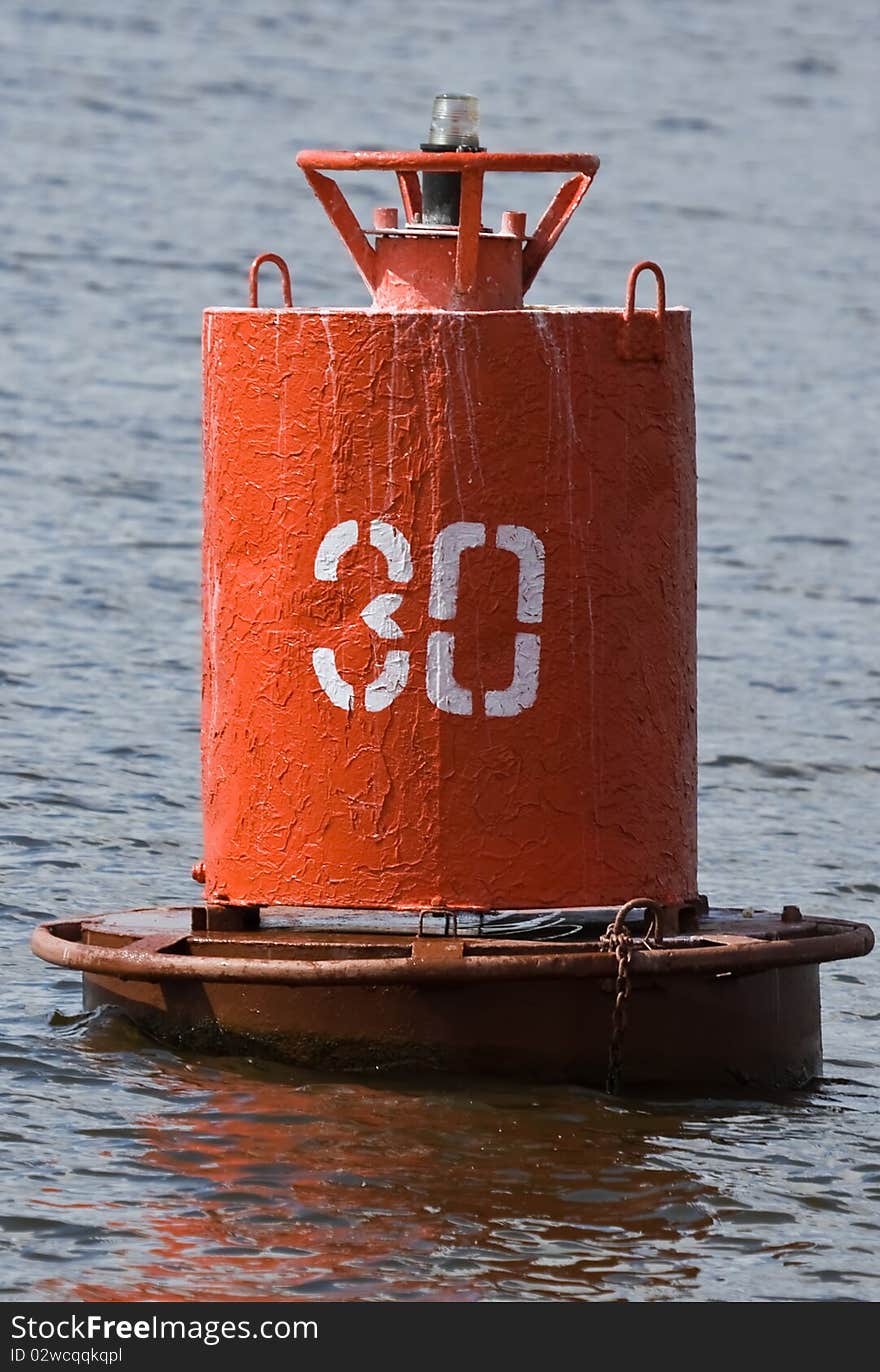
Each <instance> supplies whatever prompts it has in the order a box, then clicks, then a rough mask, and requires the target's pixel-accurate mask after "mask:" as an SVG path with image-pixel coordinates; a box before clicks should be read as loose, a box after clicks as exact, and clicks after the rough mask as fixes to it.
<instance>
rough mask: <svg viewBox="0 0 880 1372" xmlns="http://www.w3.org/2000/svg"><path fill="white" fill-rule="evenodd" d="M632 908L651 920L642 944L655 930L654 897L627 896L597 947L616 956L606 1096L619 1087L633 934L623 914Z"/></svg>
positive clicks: (657, 916)
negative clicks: (648, 898)
mask: <svg viewBox="0 0 880 1372" xmlns="http://www.w3.org/2000/svg"><path fill="white" fill-rule="evenodd" d="M632 910H645V911H646V912H647V913H649V914H650V915H652V917H653V923H652V926H651V931H650V933H649V934H648V938H647V939H645V940H640V942H643V943H645V946H650V941H651V940H652V939H653V938H654V937H655V936H656V935H657V934H658V933H659V930H660V915H661V907H660V906H659V905H658V904H657V902H656V901H654V900H647V899H644V898H639V899H637V900H628V901H627V902H626V904H625V905H621V907H620V909H619V910H618V912H617V914H616V915H615V916H614V919H613V920H612V921H611V923H610V924H609V925H608V928H607V929H606V930H605V933H604V934H603V935H602V937H601V938H600V939H599V947H600V948H605V949H607V950H608V952H610V953H614V955H615V957H616V958H617V980H616V982H615V986H614V993H615V994H614V1009H613V1010H612V1012H611V1038H610V1039H609V1042H608V1075H607V1077H606V1079H605V1090H606V1091H607V1093H608V1095H609V1096H616V1095H617V1094H618V1092H619V1091H620V1083H621V1079H622V1072H623V1038H624V1034H625V1033H626V1026H627V1018H628V1017H627V1008H626V1003H627V1001H628V1000H629V998H630V995H631V993H632V985H631V983H630V973H629V964H630V958H631V957H632V951H633V946H634V942H633V936H632V934H631V933H630V931H629V930H628V929H627V927H626V917H627V915H628V914H629V913H630V912H631V911H632Z"/></svg>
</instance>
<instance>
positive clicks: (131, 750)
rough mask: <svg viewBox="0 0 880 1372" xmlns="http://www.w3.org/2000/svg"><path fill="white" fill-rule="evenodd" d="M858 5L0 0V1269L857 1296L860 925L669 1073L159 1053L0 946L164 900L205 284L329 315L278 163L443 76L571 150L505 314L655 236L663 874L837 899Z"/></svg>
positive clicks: (527, 1291)
mask: <svg viewBox="0 0 880 1372" xmlns="http://www.w3.org/2000/svg"><path fill="white" fill-rule="evenodd" d="M878 29H880V19H878V12H877V9H876V6H875V5H874V4H872V3H868V0H864V2H863V3H860V0H840V2H839V3H837V4H835V5H833V6H829V5H827V4H826V3H823V0H774V3H773V4H771V5H768V4H766V3H758V0H732V2H731V3H725V2H723V0H670V3H669V4H662V5H657V4H653V3H650V0H607V3H600V2H599V0H591V3H590V4H585V3H582V0H546V3H544V4H542V5H535V4H534V3H533V0H528V2H526V0H482V3H480V4H469V3H465V0H431V2H430V3H424V2H423V0H411V3H409V4H407V5H405V6H401V5H400V4H399V3H397V0H365V3H362V4H359V3H343V0H322V3H320V4H318V3H316V0H305V2H304V3H301V4H297V3H292V2H291V3H287V2H285V3H282V2H281V0H211V3H208V2H207V0H189V2H185V0H167V2H165V0H163V3H161V4H155V3H146V0H41V3H17V2H16V0H9V3H7V4H5V5H4V6H3V7H2V9H0V41H2V49H3V60H2V66H0V73H2V74H0V115H2V126H3V134H4V138H3V145H4V155H3V159H2V163H0V182H2V196H0V244H2V247H0V272H2V284H3V309H2V313H0V339H2V344H0V358H2V366H0V428H2V434H0V519H2V528H3V536H2V548H0V651H2V656H0V727H2V735H0V768H2V786H0V853H2V863H3V871H4V885H3V893H2V902H3V903H2V906H0V912H2V921H0V939H2V957H3V963H4V967H5V975H4V977H3V983H2V989H0V1023H2V1030H0V1063H2V1067H3V1087H2V1101H3V1110H2V1118H0V1166H2V1173H0V1187H2V1196H0V1235H2V1244H3V1248H2V1259H0V1289H2V1291H3V1293H4V1294H5V1297H6V1298H7V1299H12V1298H16V1297H21V1296H30V1297H31V1298H37V1297H49V1298H53V1299H69V1298H71V1297H74V1296H76V1297H87V1296H98V1295H101V1296H107V1295H109V1296H114V1297H118V1298H125V1297H129V1296H132V1297H135V1298H149V1297H156V1298H162V1299H169V1298H175V1297H177V1298H185V1297H188V1296H191V1295H193V1294H199V1295H202V1296H205V1295H214V1296H228V1297H231V1298H270V1299H271V1298H276V1299H278V1298H284V1297H287V1296H302V1297H306V1296H308V1297H328V1298H329V1297H336V1298H345V1299H348V1298H351V1299H364V1298H366V1299H383V1300H388V1299H392V1300H394V1299H422V1300H449V1299H468V1300H485V1299H488V1300H491V1299H517V1300H520V1299H546V1298H554V1297H556V1298H565V1299H571V1298H574V1299H620V1298H624V1299H630V1300H656V1299H672V1298H675V1299H688V1300H695V1299H699V1300H705V1299H722V1300H730V1299H745V1300H763V1299H783V1300H791V1299H795V1300H803V1299H806V1300H816V1299H826V1298H842V1299H857V1300H868V1299H877V1298H878V1296H880V1280H878V1279H880V1257H878V1247H880V1246H878V1239H880V1204H878V1202H880V1151H878V1142H880V1129H878V1107H880V1087H878V1063H880V1049H878V1028H880V958H878V957H877V956H874V957H871V958H868V959H866V960H864V961H860V962H850V963H845V964H838V965H836V966H833V967H830V968H828V969H826V970H825V971H824V972H823V974H822V982H823V995H824V1023H825V1045H826V1059H825V1073H826V1075H825V1078H824V1080H823V1081H822V1082H821V1084H820V1085H819V1086H818V1088H817V1089H816V1090H815V1091H813V1092H809V1093H804V1094H802V1095H799V1096H797V1097H796V1098H794V1099H786V1100H782V1101H738V1102H721V1101H711V1100H709V1101H697V1102H682V1103H676V1104H670V1103H668V1102H667V1103H656V1102H652V1101H650V1100H634V1101H627V1102H625V1103H621V1102H614V1101H609V1100H607V1099H605V1098H604V1097H602V1096H601V1095H598V1094H596V1093H592V1092H589V1091H585V1090H576V1089H570V1088H561V1087H560V1088H550V1087H541V1088H537V1089H536V1088H532V1087H529V1086H521V1087H519V1086H509V1085H498V1084H474V1083H461V1082H459V1083H455V1082H449V1083H442V1082H435V1081H430V1082H414V1083H412V1082H411V1083H405V1084H400V1083H397V1084H391V1083H388V1082H386V1081H383V1080H381V1079H377V1080H370V1081H364V1080H362V1079H361V1078H338V1077H335V1078H329V1077H327V1078H325V1077H321V1076H314V1075H307V1074H304V1073H297V1072H292V1071H289V1070H286V1069H282V1068H279V1067H275V1066H267V1065H261V1064H259V1063H254V1062H250V1061H246V1060H236V1061H224V1060H222V1059H216V1058H215V1059H209V1058H204V1057H199V1056H194V1055H178V1054H173V1053H171V1052H168V1051H165V1050H162V1049H159V1048H157V1047H156V1046H154V1045H152V1044H150V1043H148V1042H146V1041H144V1040H143V1039H141V1038H140V1037H139V1036H138V1035H137V1034H136V1032H135V1031H134V1030H133V1029H131V1028H130V1027H128V1026H126V1024H125V1023H124V1022H120V1021H118V1020H113V1019H112V1018H106V1017H100V1016H99V1017H97V1018H91V1019H89V1018H83V1017H81V1016H80V1015H79V1014H78V1010H79V983H78V978H77V977H76V976H73V975H70V974H66V973H64V972H61V971H59V970H57V969H54V968H50V967H47V966H46V965H44V964H42V963H38V962H37V961H36V960H35V959H33V958H32V957H31V955H30V953H29V952H28V949H27V944H28V937H29V933H30V930H31V928H32V926H33V924H34V923H35V922H36V921H37V920H38V919H40V918H44V917H47V916H55V917H57V916H62V915H65V914H67V913H74V912H79V911H89V910H99V909H114V908H125V907H129V906H135V905H150V904H158V903H161V902H164V901H166V900H171V901H187V900H188V899H191V893H192V889H193V888H192V885H191V882H190V880H189V869H190V865H191V863H192V861H193V859H194V858H196V857H198V855H199V853H200V816H199V795H198V695H199V681H198V672H199V611H198V597H199V538H200V508H199V500H200V434H199V412H200V366H199V329H200V312H201V310H202V308H203V306H205V305H206V304H241V303H244V301H245V298H246V297H245V291H246V281H245V276H246V269H247V264H248V262H249V261H250V259H251V258H252V257H253V256H254V254H255V253H256V252H259V251H262V250H267V249H274V250H276V251H279V252H282V253H283V254H284V255H285V256H287V257H288V259H289V260H290V262H291V264H292V268H293V272H294V280H295V292H296V298H297V302H298V303H300V304H344V303H352V304H361V303H365V297H364V295H363V292H362V288H361V287H360V285H359V283H358V281H357V280H356V278H355V276H354V273H353V271H352V269H351V267H350V265H349V263H348V261H347V259H346V256H345V254H344V251H343V250H342V248H341V246H340V245H339V243H338V241H337V240H336V239H335V237H334V235H333V233H332V232H331V231H330V229H329V227H328V226H327V224H326V223H325V222H324V220H323V218H322V215H321V211H320V209H319V207H318V206H317V204H316V202H315V201H314V200H313V198H312V196H311V194H310V193H309V192H308V190H307V188H306V186H305V184H304V182H303V181H302V178H301V176H300V175H299V173H298V172H297V171H296V168H295V166H294V163H293V158H294V153H295V151H296V150H297V148H299V147H303V146H321V145H327V146H343V147H344V146H363V145H369V144H373V145H384V146H392V147H393V146H413V145H414V144H415V143H417V142H418V141H419V140H420V139H421V138H423V137H424V136H425V131H426V119H427V113H428V110H429V108H430V100H431V96H432V95H433V93H434V91H435V90H442V89H448V88H450V87H451V88H453V89H454V88H460V89H465V90H472V91H474V92H475V93H476V94H479V95H480V96H481V98H482V106H483V135H484V141H485V142H486V143H488V144H489V145H490V146H491V147H493V148H503V149H519V148H528V149H571V148H578V149H584V150H589V151H592V152H596V153H598V154H599V155H600V156H601V158H602V170H601V172H600V175H599V178H598V179H597V182H596V185H595V186H594V188H593V190H592V192H591V195H590V197H589V199H588V201H587V202H586V203H585V205H584V207H583V208H582V210H581V211H580V214H579V217H578V218H577V220H576V222H574V223H573V224H572V226H571V228H570V229H569V230H568V232H567V234H566V236H565V238H564V239H563V240H562V242H561V243H560V244H559V246H558V247H557V249H556V251H555V253H554V255H553V257H552V258H551V260H550V262H549V263H548V265H547V267H546V269H545V271H544V274H543V277H542V282H541V285H540V288H539V289H538V291H537V294H538V295H539V297H540V299H541V300H546V301H548V302H552V303H570V304H580V305H590V304H600V305H615V306H616V305H619V303H620V302H621V300H622V294H623V288H624V283H625V279H626V274H627V272H628V269H629V267H630V266H631V264H632V263H633V262H634V261H636V260H638V259H639V258H642V257H652V258H656V259H658V260H659V261H660V262H661V263H662V264H663V266H664V267H665V269H666V272H667V277H668V283H669V292H670V301H671V303H674V304H679V303H683V304H689V305H690V306H692V308H693V310H694V341H695V351H696V372H697V402H698V418H699V468H700V519H701V525H700V529H701V533H700V577H701V583H700V585H701V589H700V653H701V656H700V693H701V694H700V739H701V748H700V755H701V773H700V780H701V854H702V860H701V886H702V889H704V890H706V891H708V892H709V893H710V894H711V895H712V896H713V898H714V899H715V900H716V901H718V902H729V903H732V904H747V905H748V904H758V903H763V902H773V903H774V904H778V903H779V902H781V901H791V900H795V901H798V902H800V903H802V904H803V905H804V906H805V907H806V908H808V909H809V910H811V911H813V912H815V913H818V914H838V913H839V914H844V915H852V916H855V917H857V918H860V919H863V920H867V921H874V922H876V920H877V912H878V908H880V905H878V896H880V875H878V861H877V851H878V830H880V825H878V814H880V804H878V783H880V749H878V720H880V650H878V642H880V614H878V594H880V593H878V579H880V575H878V574H880V554H878V537H877V530H878V527H880V495H878V493H880V455H878V442H877V435H878V432H880V415H878V389H877V384H876V369H877V314H878V296H877V273H876V245H877V222H878V217H877V216H878V186H880V178H878V175H877V159H876V148H877V136H878V127H877V125H878V100H877V94H876V91H877V86H876V70H877V63H878ZM363 180H364V184H363V185H362V186H361V187H360V188H359V190H360V192H361V195H360V199H359V201H358V203H359V205H363V206H364V207H366V206H369V205H370V204H372V203H377V204H379V203H388V198H389V197H388V188H387V186H386V184H385V183H384V182H383V181H382V180H381V179H380V180H377V179H375V178H372V179H371V178H367V177H365V178H364V179H363ZM545 191H546V187H545V185H544V184H543V183H542V185H541V188H540V190H536V188H535V187H534V186H532V185H530V184H528V182H527V181H525V180H523V179H520V178H514V179H513V180H512V181H510V180H507V181H505V183H504V186H503V187H501V188H499V187H498V186H496V187H494V188H490V193H489V196H488V203H489V209H490V211H491V213H492V214H493V216H495V215H497V213H498V212H499V211H500V210H501V209H504V208H508V207H514V208H524V209H528V210H530V211H534V210H535V209H536V208H537V207H538V202H539V200H540V198H541V195H542V194H543V193H545ZM273 289H274V287H272V286H271V285H270V286H269V287H268V291H269V292H271V290H273ZM269 298H271V296H270V297H269Z"/></svg>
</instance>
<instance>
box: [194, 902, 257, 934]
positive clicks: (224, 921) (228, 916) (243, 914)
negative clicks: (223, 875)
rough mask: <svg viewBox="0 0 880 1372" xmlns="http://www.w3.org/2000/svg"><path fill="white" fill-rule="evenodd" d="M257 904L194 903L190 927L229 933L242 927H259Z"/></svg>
mask: <svg viewBox="0 0 880 1372" xmlns="http://www.w3.org/2000/svg"><path fill="white" fill-rule="evenodd" d="M259 927H260V907H259V905H194V906H193V907H192V928H193V930H194V931H199V932H201V931H202V930H209V931H219V932H224V933H231V932H236V931H239V932H240V931H241V930H244V929H259Z"/></svg>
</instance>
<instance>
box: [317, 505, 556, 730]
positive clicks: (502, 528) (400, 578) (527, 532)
mask: <svg viewBox="0 0 880 1372" xmlns="http://www.w3.org/2000/svg"><path fill="white" fill-rule="evenodd" d="M359 534H360V530H359V528H358V523H357V520H355V519H347V520H344V521H343V523H341V524H336V525H334V527H333V528H332V529H330V530H329V531H328V532H327V533H326V534H325V535H324V537H323V538H322V540H321V545H320V547H319V548H318V551H317V554H316V556H315V578H316V580H318V581H337V580H338V578H339V563H340V561H341V559H342V558H343V556H344V555H345V553H347V552H349V551H350V550H351V549H352V548H354V547H355V545H356V544H357V542H358V538H359ZM369 541H370V543H371V544H372V546H373V547H374V548H376V549H378V551H379V552H380V553H382V554H383V556H384V558H385V562H386V564H387V567H388V579H389V581H391V582H394V583H395V584H397V585H405V584H406V583H407V582H408V581H410V580H411V579H412V573H413V567H412V551H411V549H410V545H409V541H408V540H407V538H406V537H405V536H404V535H403V534H402V533H401V532H400V530H399V529H397V528H395V527H394V525H393V524H387V523H386V522H385V521H384V520H381V519H374V520H372V522H371V523H370V526H369ZM487 541H488V534H487V530H486V525H485V524H467V523H457V524H447V525H446V527H445V528H444V529H441V530H440V532H439V533H438V535H437V537H436V538H435V539H434V547H433V552H432V558H431V590H430V595H429V599H428V613H429V614H430V616H431V618H432V619H435V620H438V621H439V622H441V623H443V622H448V621H451V620H454V619H455V616H456V613H457V610H458V583H459V570H460V563H461V556H462V553H464V552H465V551H466V550H467V549H468V548H484V547H486V544H487ZM494 545H495V547H496V548H498V549H500V550H501V551H502V552H508V553H513V554H514V555H515V556H516V557H517V559H518V560H519V584H518V590H517V620H518V621H519V623H520V624H521V625H537V624H540V623H541V617H542V615H543V606H544V545H543V543H542V542H541V540H540V539H539V538H538V536H537V534H535V533H533V532H532V530H531V529H527V528H525V526H524V525H522V524H499V525H498V527H497V528H496V530H495V537H494ZM402 603H403V596H402V595H401V594H398V593H386V594H384V595H378V596H375V597H374V598H373V599H372V600H371V601H370V603H369V604H368V605H366V606H365V607H364V609H363V610H361V619H362V620H363V621H364V623H365V624H366V625H367V627H368V628H369V629H371V630H372V631H373V633H374V634H375V635H376V637H377V638H379V639H384V640H388V641H389V642H390V641H393V640H395V639H400V638H403V630H402V629H401V627H400V625H399V624H398V623H397V621H396V620H395V618H394V616H395V614H396V613H397V611H398V610H399V609H400V606H401V605H402ZM540 662H541V637H540V634H538V633H536V632H535V631H534V630H530V631H529V630H527V631H526V632H521V633H517V635H516V639H515V641H514V655H513V677H512V679H511V682H510V684H509V686H506V687H505V688H504V690H501V691H486V692H485V693H484V696H483V708H484V709H485V712H486V715H487V716H488V717H489V718H490V719H509V718H511V717H512V716H514V715H519V714H522V712H523V710H528V709H529V708H530V707H531V706H532V705H534V703H535V700H536V698H537V695H538V675H539V670H540ZM409 664H410V655H409V653H408V652H407V651H406V650H405V649H402V648H389V649H388V651H387V653H386V654H385V660H384V662H383V664H382V666H381V668H380V670H379V674H378V676H377V677H375V678H374V680H373V681H371V682H370V683H369V685H368V686H367V688H366V690H365V692H364V707H365V709H367V710H368V711H370V712H373V713H375V712H376V711H378V710H385V709H387V708H388V706H389V705H390V704H391V703H392V701H394V700H396V698H397V697H398V696H399V695H400V693H401V691H402V690H403V689H404V687H405V686H406V684H407V681H408V680H409ZM312 665H313V667H314V669H315V675H316V677H317V678H318V682H319V684H320V686H321V688H322V690H323V691H324V692H325V694H326V695H327V697H328V699H329V700H330V701H331V702H332V703H333V704H334V705H336V706H338V708H339V709H340V710H347V711H350V710H353V709H354V687H353V686H352V685H351V683H350V682H348V681H346V680H345V678H344V677H343V676H341V675H340V673H339V670H338V668H337V666H336V653H335V652H334V650H333V649H332V648H325V647H322V648H316V649H315V650H314V652H313V653H312ZM426 689H427V693H428V699H429V700H430V701H431V703H432V704H433V705H436V706H437V709H438V710H443V711H444V712H445V713H446V714H450V715H472V714H473V713H474V693H473V691H471V690H469V689H468V688H467V687H465V686H462V685H461V684H460V683H459V682H458V681H457V680H456V677H455V634H454V633H453V632H452V631H451V630H448V629H436V630H433V631H432V632H431V633H430V634H429V635H428V653H427V679H426Z"/></svg>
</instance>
